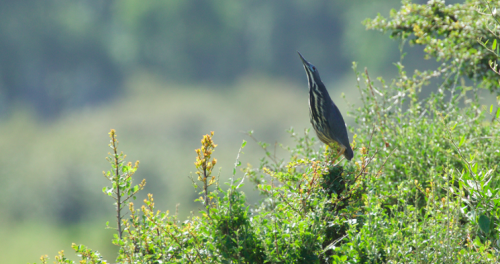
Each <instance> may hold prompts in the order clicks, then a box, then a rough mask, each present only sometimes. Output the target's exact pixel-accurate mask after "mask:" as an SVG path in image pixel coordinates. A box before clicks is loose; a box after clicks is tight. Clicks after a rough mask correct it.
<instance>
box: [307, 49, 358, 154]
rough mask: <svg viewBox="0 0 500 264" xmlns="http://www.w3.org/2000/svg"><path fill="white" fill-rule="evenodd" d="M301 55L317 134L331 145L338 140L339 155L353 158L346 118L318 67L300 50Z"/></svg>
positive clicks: (311, 114) (310, 115)
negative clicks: (322, 78) (331, 94)
mask: <svg viewBox="0 0 500 264" xmlns="http://www.w3.org/2000/svg"><path fill="white" fill-rule="evenodd" d="M299 56H300V59H301V60H302V63H303V64H304V69H305V70H306V74H307V81H308V83H309V117H310V118H311V124H312V126H313V128H314V130H315V131H316V135H318V138H319V139H320V140H321V141H322V142H323V143H325V144H326V145H327V146H329V147H332V145H333V143H334V142H337V143H338V144H339V146H340V152H339V155H340V154H344V156H345V158H346V159H347V160H351V159H352V157H353V156H354V153H353V152H352V148H351V145H349V137H348V136H347V129H346V125H345V122H344V118H343V117H342V114H341V113H340V111H339V109H338V107H337V106H336V105H335V104H334V103H333V101H332V98H330V95H329V94H328V91H327V90H326V87H325V85H324V84H323V82H322V81H321V78H320V77H319V72H318V69H316V67H314V65H312V64H311V63H309V62H308V61H306V60H305V59H304V57H302V54H300V52H299Z"/></svg>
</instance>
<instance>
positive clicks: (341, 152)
mask: <svg viewBox="0 0 500 264" xmlns="http://www.w3.org/2000/svg"><path fill="white" fill-rule="evenodd" d="M345 150H346V148H344V147H343V146H340V149H339V153H337V159H338V158H339V157H341V156H342V155H343V154H344V152H345Z"/></svg>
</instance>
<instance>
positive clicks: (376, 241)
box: [42, 1, 500, 263]
mask: <svg viewBox="0 0 500 264" xmlns="http://www.w3.org/2000/svg"><path fill="white" fill-rule="evenodd" d="M497 7H500V6H496V5H494V4H492V3H489V2H483V1H467V2H466V3H465V4H457V5H450V6H445V5H444V2H443V1H429V2H428V3H427V4H425V5H417V4H413V3H410V2H409V1H404V2H403V6H402V7H401V9H400V10H399V11H393V12H391V17H390V18H388V19H387V18H383V17H381V16H379V17H377V18H376V19H373V20H367V21H366V22H365V23H366V25H367V27H368V28H372V29H380V30H388V31H391V32H392V36H393V37H395V38H399V39H401V40H402V41H406V40H408V41H409V42H411V43H413V44H417V45H424V46H425V51H426V52H427V54H428V56H429V57H430V58H431V57H434V58H436V59H438V60H439V61H440V62H442V65H441V66H440V67H439V68H438V69H435V70H434V69H433V70H427V71H416V72H415V74H413V75H411V76H409V75H408V74H407V72H406V71H405V68H404V66H403V64H402V62H401V61H400V62H399V63H397V67H398V70H399V76H398V77H397V78H396V79H394V80H393V81H391V82H386V81H384V80H383V79H382V78H378V79H377V81H374V80H372V79H371V78H370V76H369V74H368V71H367V70H365V71H363V72H361V73H360V72H358V70H357V68H356V64H354V65H353V69H354V71H355V72H356V76H357V78H358V89H359V92H360V96H361V98H362V102H363V104H362V106H361V107H359V108H356V109H355V110H354V111H353V112H351V113H350V114H351V115H353V116H354V117H355V118H356V123H357V127H356V129H353V130H352V132H354V133H355V136H354V140H353V141H354V143H353V146H354V151H355V157H354V159H353V160H352V161H351V162H346V161H343V160H341V159H339V158H338V157H336V155H335V154H334V153H335V150H328V149H325V148H324V147H320V148H316V147H315V146H316V144H315V143H316V140H315V139H314V138H313V137H310V135H309V131H307V130H306V132H305V133H304V135H301V134H300V133H296V132H295V131H294V130H293V129H292V130H290V131H289V133H290V135H291V136H292V137H293V138H294V139H295V142H296V144H295V146H291V147H288V146H282V145H279V147H281V148H283V149H286V150H287V152H288V153H289V156H288V157H277V156H276V155H275V154H274V151H273V150H272V149H270V146H269V145H268V144H265V143H262V142H259V144H260V146H261V147H262V148H263V149H264V151H265V157H263V158H262V160H261V162H260V164H259V165H257V166H251V165H248V166H247V167H244V168H242V167H241V164H240V162H239V158H238V157H239V154H238V157H237V158H236V162H235V165H234V169H233V173H232V179H231V180H230V181H229V182H227V183H225V184H221V183H220V182H219V180H218V177H217V174H216V173H215V172H214V171H213V170H214V167H215V166H216V164H217V160H216V159H215V158H214V155H215V154H216V152H214V150H215V149H216V146H217V145H216V144H215V143H214V133H211V134H208V135H205V136H204V137H203V139H202V141H201V147H200V148H199V149H197V150H196V153H197V158H196V161H195V167H196V169H197V173H196V176H194V177H193V179H192V180H193V187H194V188H196V189H199V191H200V198H199V199H198V201H199V202H200V203H202V204H203V206H204V208H205V210H202V211H201V212H200V213H199V214H196V215H193V216H191V217H189V218H188V219H186V220H183V219H182V220H181V219H179V218H178V217H177V215H176V214H175V213H173V214H172V213H169V212H160V211H157V210H156V209H155V201H154V200H153V195H149V196H148V198H147V199H146V200H145V201H144V203H145V204H144V205H142V206H141V207H140V209H136V205H135V204H134V203H128V199H129V198H130V197H133V196H134V194H135V193H137V192H138V191H140V190H141V189H142V188H143V186H144V182H143V183H141V184H139V185H137V186H134V185H133V184H132V183H131V182H132V179H133V178H132V176H133V174H134V172H135V171H136V170H137V168H138V167H137V164H136V165H132V164H131V163H126V162H125V161H124V156H123V155H122V154H119V152H118V151H117V141H116V132H115V131H114V130H112V131H111V132H110V137H111V143H110V146H111V148H112V152H111V154H110V157H109V161H110V163H111V166H112V169H111V170H110V171H109V172H108V173H106V174H105V176H106V177H107V178H108V179H109V180H110V181H111V182H112V185H111V186H110V187H106V188H105V189H104V190H103V191H104V192H105V193H107V194H108V195H110V196H113V197H115V199H116V205H117V225H118V229H117V235H116V236H115V239H114V240H113V243H114V244H115V245H117V246H119V248H120V250H119V255H118V257H117V261H118V262H122V263H144V262H147V263H224V262H228V263H236V262H237V263H439V262H443V263H497V262H498V261H499V254H498V252H499V249H500V240H499V234H500V233H499V228H498V224H499V220H500V195H499V194H498V190H499V187H500V186H499V185H500V181H499V177H498V176H499V171H498V164H499V163H500V140H499V135H500V120H499V118H500V110H499V106H500V98H498V97H497V98H496V100H494V101H493V102H494V103H493V104H490V105H482V104H481V101H480V95H481V94H484V92H498V91H497V87H498V80H499V78H498V74H497V72H498V69H497V66H496V63H497V62H496V61H497V58H498V56H499V52H498V49H499V48H498V45H497V39H498V34H499V33H500V30H499V29H500V26H499V25H500V22H498V21H497V14H496V8H497ZM428 85H432V86H437V89H436V91H435V92H432V93H431V94H430V95H428V96H423V94H422V89H423V87H425V86H428ZM483 88H487V89H483ZM249 137H250V138H253V135H252V133H249ZM215 138H216V137H215ZM246 144H247V143H246V142H245V141H244V142H243V144H242V145H241V149H240V152H241V150H242V149H243V148H244V147H245V145H246ZM243 184H246V185H248V184H251V185H254V186H255V188H256V189H257V190H258V191H259V192H260V194H261V197H262V199H261V201H260V202H259V203H257V204H249V203H248V202H247V200H246V198H245V194H244V193H243V192H242V191H241V186H242V185H243ZM122 209H123V210H126V209H128V210H129V216H128V217H125V216H124V211H122ZM73 248H74V249H75V250H76V251H77V252H78V253H79V254H81V256H82V260H85V261H86V263H106V261H104V260H102V258H101V257H100V256H99V254H98V253H97V251H93V250H91V249H88V248H87V247H85V246H83V245H80V246H78V245H73ZM56 260H57V263H73V262H72V261H70V260H67V259H66V258H65V257H64V253H63V252H60V253H59V255H58V256H57V257H56ZM46 261H47V260H46V257H42V262H43V263H45V262H46Z"/></svg>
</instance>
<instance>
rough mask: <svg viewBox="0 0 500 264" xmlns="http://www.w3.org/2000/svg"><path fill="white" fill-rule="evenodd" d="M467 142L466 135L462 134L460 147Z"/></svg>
mask: <svg viewBox="0 0 500 264" xmlns="http://www.w3.org/2000/svg"><path fill="white" fill-rule="evenodd" d="M464 142H465V135H463V136H462V138H461V139H460V143H458V147H460V146H462V144H463V143H464Z"/></svg>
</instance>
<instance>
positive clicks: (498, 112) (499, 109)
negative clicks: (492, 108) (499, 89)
mask: <svg viewBox="0 0 500 264" xmlns="http://www.w3.org/2000/svg"><path fill="white" fill-rule="evenodd" d="M499 116H500V107H499V108H497V118H498V117H499Z"/></svg>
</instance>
